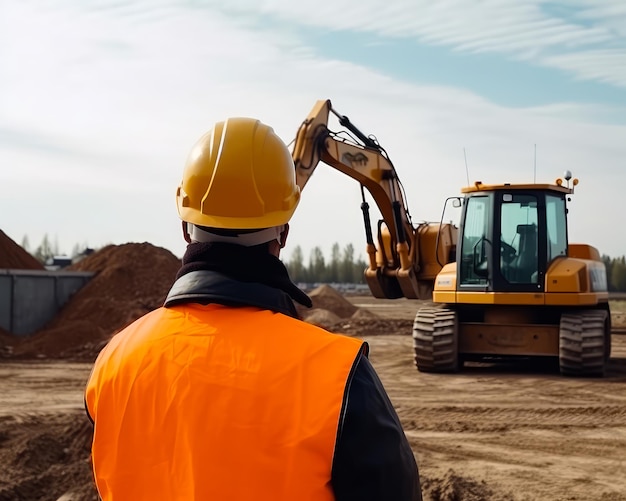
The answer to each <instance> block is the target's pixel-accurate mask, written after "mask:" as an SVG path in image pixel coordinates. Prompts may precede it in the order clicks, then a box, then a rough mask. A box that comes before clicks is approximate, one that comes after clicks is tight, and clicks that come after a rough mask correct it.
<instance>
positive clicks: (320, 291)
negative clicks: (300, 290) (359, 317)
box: [309, 284, 358, 318]
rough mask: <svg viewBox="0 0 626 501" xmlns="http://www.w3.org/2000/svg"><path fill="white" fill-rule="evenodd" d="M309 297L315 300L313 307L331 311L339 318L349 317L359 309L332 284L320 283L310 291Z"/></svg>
mask: <svg viewBox="0 0 626 501" xmlns="http://www.w3.org/2000/svg"><path fill="white" fill-rule="evenodd" d="M309 297H310V298H311V301H312V302H313V308H316V309H322V310H328V311H331V312H333V313H334V314H335V315H337V316H338V317H339V318H349V317H351V316H352V315H354V314H355V313H356V311H357V310H358V308H357V307H356V306H354V305H353V304H352V303H351V302H350V301H348V300H347V299H346V298H345V297H343V296H342V295H341V293H340V292H338V291H337V290H335V289H333V288H332V287H331V286H330V285H326V284H324V285H320V286H319V287H317V288H315V289H313V290H312V291H311V292H309Z"/></svg>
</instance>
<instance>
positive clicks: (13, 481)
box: [0, 412, 98, 501]
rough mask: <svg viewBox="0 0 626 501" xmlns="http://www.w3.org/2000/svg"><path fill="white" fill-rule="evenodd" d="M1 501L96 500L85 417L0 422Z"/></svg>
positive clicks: (28, 418) (74, 415) (82, 415)
mask: <svg viewBox="0 0 626 501" xmlns="http://www.w3.org/2000/svg"><path fill="white" fill-rule="evenodd" d="M0 425H1V426H2V430H3V431H2V433H1V434H0V441H1V442H2V447H0V464H2V465H3V468H2V470H1V471H0V499H2V500H4V499H6V500H12V501H22V500H24V501H27V500H32V499H42V500H60V499H63V500H64V501H70V500H72V501H77V500H81V501H91V500H94V501H96V500H97V499H98V496H97V492H96V490H95V488H94V485H93V482H92V481H91V466H90V463H89V453H90V450H91V437H92V432H93V428H92V426H91V423H89V421H88V420H87V418H86V417H85V414H84V413H82V412H81V413H74V414H50V415H38V416H20V417H19V418H13V417H3V418H1V419H0Z"/></svg>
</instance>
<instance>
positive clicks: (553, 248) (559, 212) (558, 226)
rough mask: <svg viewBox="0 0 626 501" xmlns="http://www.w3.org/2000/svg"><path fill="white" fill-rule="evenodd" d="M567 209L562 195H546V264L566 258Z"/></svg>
mask: <svg viewBox="0 0 626 501" xmlns="http://www.w3.org/2000/svg"><path fill="white" fill-rule="evenodd" d="M566 218H567V209H566V208H565V198H564V197H563V196H562V195H552V194H550V193H548V194H547V195H546V230H547V234H548V235H547V236H548V263H550V262H551V261H552V260H553V259H555V258H557V257H559V256H567V220H566Z"/></svg>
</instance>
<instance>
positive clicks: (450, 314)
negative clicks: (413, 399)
mask: <svg viewBox="0 0 626 501" xmlns="http://www.w3.org/2000/svg"><path fill="white" fill-rule="evenodd" d="M458 330H459V329H458V319H457V314H456V312H455V311H454V310H451V309H447V308H433V307H424V308H421V309H420V310H419V311H418V312H417V315H416V316H415V321H414V322H413V348H414V351H415V357H414V360H415V366H416V367H417V370H419V371H420V372H456V371H458V370H459V354H458Z"/></svg>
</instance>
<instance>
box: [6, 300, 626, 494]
mask: <svg viewBox="0 0 626 501" xmlns="http://www.w3.org/2000/svg"><path fill="white" fill-rule="evenodd" d="M347 299H348V300H349V302H350V303H352V305H353V306H354V307H355V308H356V309H355V310H354V312H353V313H352V314H351V316H349V317H348V316H347V315H348V314H349V313H351V312H350V311H348V312H343V313H342V312H339V313H340V314H339V315H338V317H339V321H338V319H337V318H336V316H337V315H336V314H335V313H333V312H332V311H331V308H330V307H328V309H325V308H324V307H322V308H320V307H319V305H318V311H317V312H318V314H319V312H326V315H327V316H329V317H331V320H332V321H333V322H334V325H335V327H336V329H335V330H338V331H340V332H345V333H348V334H351V335H354V334H360V336H361V337H363V339H365V340H366V341H367V342H368V343H369V344H370V346H371V353H370V358H371V360H372V362H373V365H374V366H375V368H376V369H377V371H378V373H379V374H380V377H381V379H382V381H383V383H384V385H385V387H386V389H387V391H388V393H389V395H390V397H391V399H392V401H393V403H394V405H395V407H396V409H397V412H398V414H399V416H400V418H401V420H402V423H403V425H404V428H405V430H406V434H407V436H408V438H409V441H410V443H411V446H412V448H413V450H414V452H415V456H416V458H417V461H418V464H419V468H420V474H421V477H422V487H423V495H424V499H425V500H427V501H479V500H494V501H504V500H511V501H522V500H523V501H536V500H546V501H574V500H580V501H583V500H584V501H620V500H626V391H625V389H626V336H624V335H621V334H614V335H613V353H612V358H611V361H610V366H609V370H608V374H607V376H606V377H605V378H580V379H578V378H568V377H563V376H561V375H560V374H559V373H558V368H555V367H554V365H550V364H541V365H540V364H538V363H531V364H528V363H524V364H514V365H511V364H509V365H486V364H469V365H466V367H465V368H464V370H463V372H461V373H458V374H423V373H419V372H417V371H416V369H415V367H414V365H413V360H412V339H411V335H410V332H411V324H412V320H413V318H414V315H415V312H416V310H417V308H418V303H417V302H416V301H409V300H406V299H399V300H377V299H373V298H371V297H370V296H362V297H361V296H355V297H348V298H347ZM620 304H624V303H620ZM322 306H323V305H322ZM623 309H624V311H626V308H623ZM614 310H615V308H614ZM322 316H323V315H322ZM613 322H614V326H615V327H616V328H617V329H618V330H619V328H620V327H624V326H626V324H625V323H624V314H623V313H621V312H620V311H614V315H613ZM90 369H91V363H89V362H86V361H68V360H62V359H50V358H43V357H36V356H35V357H34V358H31V359H15V358H7V359H4V360H0V387H1V389H2V391H0V464H1V465H2V468H0V500H11V501H13V500H35V499H41V500H48V499H49V500H62V501H70V500H91V499H97V497H96V494H95V492H94V490H93V487H92V483H91V473H90V468H89V462H88V455H89V444H90V437H91V427H90V424H89V423H88V422H87V419H86V417H85V414H84V410H83V399H82V398H83V397H82V391H83V387H84V384H85V381H86V379H87V377H88V375H89V371H90Z"/></svg>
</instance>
